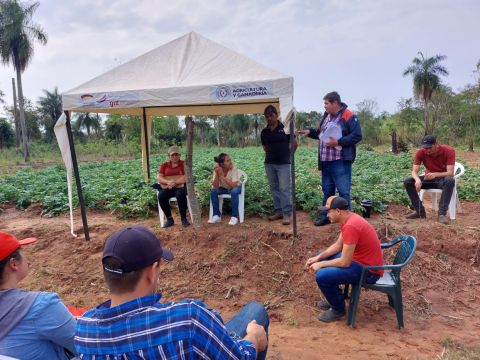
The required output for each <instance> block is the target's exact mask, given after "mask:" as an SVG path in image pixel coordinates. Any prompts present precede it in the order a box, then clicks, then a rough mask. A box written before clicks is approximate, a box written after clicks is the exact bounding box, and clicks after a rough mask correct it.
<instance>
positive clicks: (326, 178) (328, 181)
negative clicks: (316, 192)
mask: <svg viewBox="0 0 480 360" xmlns="http://www.w3.org/2000/svg"><path fill="white" fill-rule="evenodd" d="M331 163H332V162H331V161H323V162H322V192H323V200H322V206H325V204H326V203H327V199H328V198H329V197H330V196H333V195H335V182H334V180H333V176H332V172H331V169H330V168H331ZM326 218H327V212H326V211H323V212H322V213H321V219H326Z"/></svg>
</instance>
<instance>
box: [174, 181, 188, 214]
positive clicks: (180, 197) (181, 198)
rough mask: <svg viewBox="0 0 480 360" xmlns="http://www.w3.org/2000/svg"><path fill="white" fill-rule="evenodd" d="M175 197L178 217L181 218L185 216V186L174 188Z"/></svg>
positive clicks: (186, 205)
mask: <svg viewBox="0 0 480 360" xmlns="http://www.w3.org/2000/svg"><path fill="white" fill-rule="evenodd" d="M174 190H175V197H176V198H177V204H178V211H179V212H180V217H181V218H182V219H186V218H187V207H188V203H187V187H186V186H184V187H181V188H176V189H174Z"/></svg>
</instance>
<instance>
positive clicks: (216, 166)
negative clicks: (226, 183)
mask: <svg viewBox="0 0 480 360" xmlns="http://www.w3.org/2000/svg"><path fill="white" fill-rule="evenodd" d="M213 171H215V173H216V174H217V176H222V168H221V167H220V165H215V167H214V168H213Z"/></svg>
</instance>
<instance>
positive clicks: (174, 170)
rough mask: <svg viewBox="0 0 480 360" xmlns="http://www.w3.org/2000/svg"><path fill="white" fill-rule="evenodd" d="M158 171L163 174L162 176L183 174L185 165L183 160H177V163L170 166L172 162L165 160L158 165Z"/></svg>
mask: <svg viewBox="0 0 480 360" xmlns="http://www.w3.org/2000/svg"><path fill="white" fill-rule="evenodd" d="M158 172H159V173H160V174H163V176H172V175H185V165H184V162H183V160H178V165H177V166H175V167H172V162H171V161H167V162H164V163H163V164H162V165H160V169H158Z"/></svg>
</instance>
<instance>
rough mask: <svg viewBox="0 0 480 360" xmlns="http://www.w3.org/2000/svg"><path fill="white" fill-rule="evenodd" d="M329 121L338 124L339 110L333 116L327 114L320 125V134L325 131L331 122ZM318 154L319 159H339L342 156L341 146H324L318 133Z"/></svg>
mask: <svg viewBox="0 0 480 360" xmlns="http://www.w3.org/2000/svg"><path fill="white" fill-rule="evenodd" d="M331 122H335V123H337V124H338V125H339V126H340V112H339V113H338V114H337V115H335V116H331V115H330V114H328V115H327V117H326V118H325V121H324V122H323V124H322V127H321V129H320V134H321V133H322V132H324V131H325V129H326V128H327V126H328V124H329V123H331ZM318 155H319V159H320V161H335V160H340V159H341V158H342V147H341V146H336V147H331V146H326V145H325V143H324V142H323V141H321V140H320V135H319V141H318Z"/></svg>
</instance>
